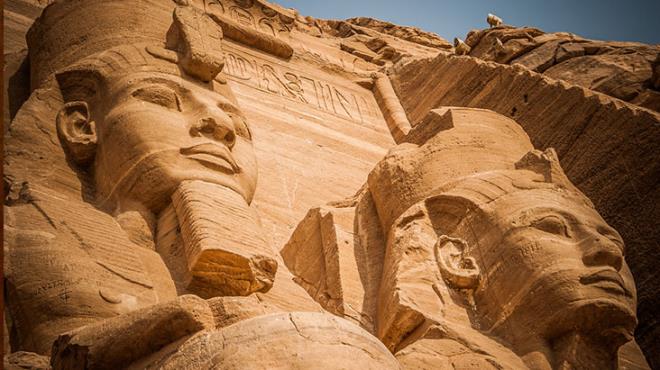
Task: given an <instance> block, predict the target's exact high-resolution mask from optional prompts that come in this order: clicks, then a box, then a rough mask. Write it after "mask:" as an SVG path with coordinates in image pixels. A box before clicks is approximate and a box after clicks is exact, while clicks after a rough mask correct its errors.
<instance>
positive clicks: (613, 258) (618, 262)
mask: <svg viewBox="0 0 660 370" xmlns="http://www.w3.org/2000/svg"><path fill="white" fill-rule="evenodd" d="M582 261H583V262H584V264H585V265H586V266H610V267H613V268H614V269H616V270H617V271H620V270H621V267H622V266H623V252H622V251H621V248H619V247H618V246H617V245H616V244H615V243H614V242H612V241H610V240H609V239H607V238H605V237H595V239H593V240H592V242H591V243H590V246H589V248H588V249H587V250H586V252H585V253H584V255H583V256H582Z"/></svg>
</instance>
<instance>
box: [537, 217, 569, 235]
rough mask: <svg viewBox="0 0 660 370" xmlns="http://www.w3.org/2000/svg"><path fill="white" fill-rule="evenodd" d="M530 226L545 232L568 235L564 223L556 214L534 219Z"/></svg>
mask: <svg viewBox="0 0 660 370" xmlns="http://www.w3.org/2000/svg"><path fill="white" fill-rule="evenodd" d="M531 226H532V227H535V228H537V229H539V230H541V231H545V232H546V233H550V234H555V235H561V236H568V228H567V227H566V223H565V222H564V220H562V219H561V218H560V217H558V216H545V217H543V218H541V219H538V220H536V221H534V222H533V223H532V225H531Z"/></svg>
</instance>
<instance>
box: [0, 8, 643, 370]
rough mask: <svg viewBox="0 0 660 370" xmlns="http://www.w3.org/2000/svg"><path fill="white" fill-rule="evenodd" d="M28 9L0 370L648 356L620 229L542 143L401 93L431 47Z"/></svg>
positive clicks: (175, 19) (365, 34) (439, 45)
mask: <svg viewBox="0 0 660 370" xmlns="http://www.w3.org/2000/svg"><path fill="white" fill-rule="evenodd" d="M49 3H52V4H51V5H49V6H48V7H46V8H45V9H44V11H43V13H42V15H41V16H40V17H39V18H38V19H37V21H36V22H35V23H34V25H33V26H32V28H31V29H30V32H29V34H28V37H27V39H28V47H29V67H30V73H29V78H30V80H31V82H30V84H31V94H30V96H29V99H28V100H27V101H26V102H25V103H24V104H23V105H22V106H21V108H20V110H19V111H18V112H17V113H16V116H15V117H14V119H13V121H12V123H11V126H10V127H9V129H8V131H7V139H6V146H5V147H6V150H5V168H4V170H5V173H4V186H5V189H7V196H6V197H5V208H4V216H5V225H4V226H5V261H4V263H5V266H4V268H5V281H4V286H5V288H6V289H5V295H6V310H5V325H6V332H8V333H7V334H6V337H8V338H9V340H10V342H11V345H10V350H11V352H13V353H11V354H10V355H9V356H6V358H5V359H6V361H5V364H9V365H12V366H13V365H16V366H21V364H23V366H27V367H29V366H33V367H42V368H49V367H50V368H54V369H86V368H89V369H120V368H132V369H144V368H149V369H161V368H162V369H180V368H184V369H207V368H214V369H216V368H220V369H236V368H240V369H272V368H282V369H285V368H329V369H334V368H342V369H345V368H350V369H398V368H405V369H429V368H433V369H435V368H440V369H474V368H479V369H524V368H530V369H567V368H579V369H603V368H617V367H619V368H641V369H645V368H646V367H644V364H643V361H642V362H636V359H639V358H641V359H642V360H643V356H642V355H641V353H640V352H639V348H638V347H637V345H636V343H635V341H634V340H632V338H633V336H632V335H633V331H634V329H635V327H636V325H637V319H636V299H637V296H636V290H635V285H634V282H633V279H632V275H631V273H630V271H629V269H628V267H627V265H626V262H625V260H624V255H625V248H624V243H623V240H622V238H621V236H620V235H619V234H618V233H617V231H615V230H614V229H613V228H612V227H610V226H609V225H608V224H607V223H606V222H605V221H604V220H603V219H602V218H601V216H600V215H599V213H598V212H597V211H596V209H595V207H594V206H593V204H592V203H591V202H590V200H589V199H587V197H586V196H585V195H584V194H583V193H582V192H581V191H580V190H578V189H577V188H576V187H575V186H574V185H573V184H572V183H571V181H570V180H569V179H568V177H567V176H566V174H565V173H564V171H563V170H562V168H561V167H560V165H559V161H558V158H557V154H556V153H555V152H554V150H553V149H548V150H546V151H539V150H535V149H534V147H533V146H532V144H531V142H530V139H529V137H528V136H527V133H526V132H525V131H524V130H523V128H522V127H521V126H520V125H519V124H518V123H517V122H516V121H514V120H513V119H510V118H507V117H505V116H503V115H501V114H498V113H496V112H494V111H491V110H484V109H474V108H462V107H442V108H437V107H438V105H437V104H436V103H437V102H439V101H440V100H435V99H436V96H435V95H434V94H436V92H435V90H433V91H430V90H431V89H430V88H428V86H427V82H428V81H430V82H428V83H429V84H432V82H433V81H435V80H433V79H432V78H431V79H428V78H425V79H426V80H428V81H425V82H424V83H419V81H417V82H415V83H414V84H410V83H408V82H407V80H405V79H404V80H401V76H404V75H405V74H402V71H404V72H405V73H411V72H410V71H411V70H414V66H415V63H421V64H420V65H423V64H424V63H429V62H434V61H435V62H442V61H445V59H446V60H447V61H448V62H447V63H449V64H451V63H456V64H461V63H462V62H472V61H473V60H472V59H471V58H470V57H467V56H455V55H453V54H451V53H449V52H448V51H447V50H448V49H450V48H451V45H450V44H448V43H447V42H446V41H444V40H442V39H441V38H439V37H437V36H435V35H433V34H430V33H426V32H423V31H421V30H418V29H414V28H407V27H399V26H395V25H392V24H388V23H386V22H381V21H377V20H373V19H367V18H357V19H353V20H349V21H346V22H343V21H322V20H315V19H313V18H309V17H307V18H305V17H301V16H300V15H299V14H297V12H295V11H292V10H287V9H283V8H280V7H277V6H275V5H273V4H269V3H267V2H265V1H263V0H222V1H220V0H140V1H133V0H112V1H108V0H85V1H81V0H58V1H52V2H49ZM490 18H493V19H494V21H493V22H495V23H497V22H500V23H501V20H499V18H497V17H495V16H493V17H490V16H489V22H490V21H491V20H492V19H490ZM491 23H492V22H491ZM495 23H493V24H495ZM495 25H497V24H495ZM500 28H501V27H500ZM494 29H495V30H497V29H499V28H498V27H495V28H494ZM468 44H470V45H472V43H471V42H470V40H467V43H463V42H462V41H461V40H460V39H456V48H455V50H454V53H455V54H459V55H462V54H468V53H469V49H470V46H468ZM399 62H402V63H400V64H397V63H399ZM401 66H403V67H401ZM411 66H412V67H411ZM402 68H403V69H402ZM480 68H481V67H480ZM489 68H495V67H494V66H489ZM498 68H499V67H498ZM502 68H504V67H502ZM507 68H508V67H507ZM470 71H472V69H470ZM480 71H481V70H480V69H479V68H475V69H474V73H475V74H479V73H480ZM505 71H508V72H510V70H508V69H507V70H505ZM397 73H398V74H399V75H398V76H397ZM442 73H443V74H442V77H443V78H451V76H452V75H453V71H452V70H451V69H447V70H443V71H442ZM438 74H440V72H438ZM494 75H495V74H494ZM447 76H450V77H447ZM489 76H490V75H489ZM537 77H538V76H536V77H533V78H537ZM414 78H418V79H421V77H419V76H415V77H414ZM539 78H540V77H539ZM411 80H414V79H413V78H411ZM476 80H478V78H477V79H475V81H476ZM443 81H445V80H443ZM534 81H535V82H534V83H529V85H530V86H532V85H533V86H536V85H538V86H541V87H543V86H546V85H547V83H546V82H545V81H541V82H539V81H537V80H534ZM445 82H446V81H445ZM462 83H463V81H461V80H458V79H457V80H456V81H452V82H451V83H444V82H443V84H442V87H443V88H444V87H445V86H449V85H452V84H456V85H461V84H462ZM413 85H414V86H413ZM420 86H427V87H425V89H427V90H423V89H422V90H420V91H421V92H419V91H418V90H415V88H419V87H420ZM452 86H453V85H452ZM465 86H467V87H465V89H468V88H470V89H471V88H472V87H471V86H472V85H470V84H465ZM489 86H491V84H490V83H489V85H488V86H485V87H484V86H481V87H480V88H482V87H483V90H480V89H476V88H475V89H474V90H475V92H474V94H476V96H475V97H474V98H475V99H477V100H478V99H482V98H484V96H488V97H490V96H491V95H496V94H495V93H493V92H492V91H491V90H489V89H490V87H489ZM402 89H403V90H404V91H409V90H410V91H415V92H416V93H415V94H409V95H406V96H404V98H401V99H400V96H398V95H397V94H398V93H399V92H400V91H402ZM406 89H408V90H406ZM452 91H460V88H458V87H457V88H455V89H453V90H452ZM424 92H429V94H428V97H427V96H426V95H425V93H424ZM469 94H472V92H470V93H469ZM489 94H490V95H489ZM484 99H485V98H484ZM524 101H525V103H526V104H527V103H528V96H527V95H525V97H524ZM582 103H584V104H587V103H585V102H582ZM553 104H554V103H553ZM589 104H596V103H594V101H593V100H591V101H590V102H589ZM598 104H600V106H605V103H602V102H600V100H599V101H598ZM411 106H413V107H412V108H411ZM529 106H530V107H532V106H534V107H537V108H538V105H535V104H534V103H533V102H530V104H529ZM585 106H586V105H585ZM430 108H437V109H431V110H430V112H429V109H430ZM498 109H502V108H501V107H499V108H498ZM530 109H531V108H530ZM544 109H545V108H544ZM507 110H508V109H507ZM587 110H589V109H587ZM511 111H512V113H511V116H514V115H515V114H516V112H517V110H516V108H515V107H513V109H511ZM420 112H421V113H420ZM425 113H427V115H426V116H425V118H422V119H418V118H420V117H416V116H420V115H423V114H425ZM413 118H415V119H414V120H413ZM527 119H529V118H528V117H527ZM630 121H631V122H632V121H633V120H630ZM577 126H578V125H576V127H577ZM255 133H258V134H255ZM530 135H531V134H530ZM260 136H261V137H260ZM395 143H396V144H398V145H395ZM257 158H259V161H257ZM264 163H265V164H264ZM374 165H375V167H374ZM258 169H259V171H258ZM257 172H259V173H260V175H259V176H260V183H259V187H257ZM264 174H265V175H266V176H265V177H266V180H267V181H263V179H264ZM365 178H366V182H365ZM360 184H364V185H363V186H362V188H361V189H360V190H359V191H358V192H357V194H355V196H353V197H351V198H348V199H346V200H343V201H338V202H331V203H328V204H327V205H325V206H322V207H318V208H314V209H312V210H310V211H309V212H308V214H307V216H306V217H305V218H304V219H303V220H302V221H300V217H301V216H302V215H303V214H304V212H305V211H306V210H307V209H308V208H309V207H310V206H313V205H316V204H323V203H324V202H327V201H328V200H329V199H338V198H341V197H344V196H346V195H349V194H351V192H354V191H355V190H356V189H357V188H358V187H359V186H360ZM298 222H299V223H298ZM296 224H297V227H296ZM287 238H288V242H286V243H285V245H284V247H283V248H281V250H280V247H281V244H280V243H284V241H286V240H287ZM278 251H279V253H278ZM640 364H641V365H640ZM635 366H637V367H635Z"/></svg>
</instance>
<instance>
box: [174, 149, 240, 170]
mask: <svg viewBox="0 0 660 370" xmlns="http://www.w3.org/2000/svg"><path fill="white" fill-rule="evenodd" d="M180 153H181V154H183V155H185V156H186V157H188V158H190V159H194V160H196V161H198V162H201V163H202V164H204V165H206V166H207V167H211V168H213V169H218V168H219V169H221V170H223V172H229V173H231V174H234V173H237V172H240V168H239V167H238V164H236V161H234V158H233V157H232V155H231V152H230V151H229V149H228V148H227V147H226V146H224V145H220V144H215V143H211V142H206V143H202V144H197V145H193V146H190V147H186V148H181V150H180Z"/></svg>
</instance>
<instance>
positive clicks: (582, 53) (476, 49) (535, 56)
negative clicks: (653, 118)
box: [467, 27, 660, 111]
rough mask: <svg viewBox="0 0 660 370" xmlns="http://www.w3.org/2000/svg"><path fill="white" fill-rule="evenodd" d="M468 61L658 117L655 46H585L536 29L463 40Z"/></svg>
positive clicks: (580, 40) (491, 32) (502, 31)
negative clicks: (521, 71) (520, 69)
mask: <svg viewBox="0 0 660 370" xmlns="http://www.w3.org/2000/svg"><path fill="white" fill-rule="evenodd" d="M468 36H469V37H468V38H467V40H468V44H469V45H470V46H471V47H472V51H471V52H470V56H473V57H477V58H480V59H484V60H487V61H495V62H498V63H503V64H512V65H513V64H520V65H523V66H525V67H527V68H529V69H531V70H533V71H535V72H541V73H545V74H547V75H548V76H550V77H553V78H556V79H560V80H564V81H566V82H569V83H572V84H576V85H579V86H582V87H586V88H588V89H591V90H594V91H599V92H602V93H604V94H607V95H610V96H613V97H615V98H619V99H622V100H625V101H627V102H631V103H634V104H637V105H639V106H642V107H645V108H648V109H652V110H655V111H658V108H657V104H658V103H657V99H656V98H655V95H656V94H657V93H658V87H657V86H655V85H654V84H653V81H654V80H653V77H652V76H653V68H654V66H655V65H657V62H655V63H654V61H655V60H657V58H658V55H660V46H658V45H644V44H640V43H632V42H613V41H610V42H608V41H596V40H586V39H583V38H581V37H579V36H576V35H573V34H569V33H564V32H558V33H543V32H542V31H540V30H538V29H536V28H512V27H496V28H493V29H486V30H481V31H473V32H472V33H470V34H469V35H468Z"/></svg>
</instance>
